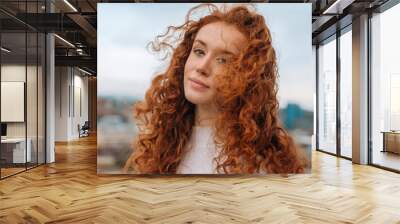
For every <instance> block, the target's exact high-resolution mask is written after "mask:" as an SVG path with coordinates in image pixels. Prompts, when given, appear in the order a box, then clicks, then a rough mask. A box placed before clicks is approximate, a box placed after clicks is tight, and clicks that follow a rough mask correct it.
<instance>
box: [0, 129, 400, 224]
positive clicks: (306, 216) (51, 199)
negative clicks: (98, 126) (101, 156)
mask: <svg viewBox="0 0 400 224" xmlns="http://www.w3.org/2000/svg"><path fill="white" fill-rule="evenodd" d="M56 161H57V162H56V163H54V164H48V165H45V166H41V167H38V168H35V169H32V170H29V171H27V172H25V173H21V174H19V175H16V176H13V177H10V178H8V179H5V180H2V181H0V202H1V203H0V223H7V224H8V223H74V224H75V223H118V224H121V223H307V224H308V223H374V224H376V223H385V224H386V223H398V224H400V212H399V211H400V175H399V174H395V173H391V172H387V171H384V170H380V169H377V168H374V167H369V166H362V165H355V164H352V163H351V162H350V161H348V160H343V159H339V158H336V157H333V156H330V155H326V154H323V153H319V152H313V163H312V165H313V169H312V172H311V174H302V175H293V176H289V177H287V178H285V177H282V176H280V175H270V176H251V177H249V176H233V177H209V176H187V177H177V176H169V177H157V178H153V177H134V176H124V175H118V176H98V175H97V174H96V171H97V168H96V139H95V137H89V138H83V139H80V140H79V141H74V142H70V143H62V144H57V146H56Z"/></svg>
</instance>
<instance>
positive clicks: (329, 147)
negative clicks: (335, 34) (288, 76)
mask: <svg viewBox="0 0 400 224" xmlns="http://www.w3.org/2000/svg"><path fill="white" fill-rule="evenodd" d="M318 51H319V52H318V65H319V71H318V75H319V77H318V92H319V93H318V107H319V112H318V113H319V115H318V119H319V121H318V123H319V129H318V132H319V133H318V135H319V139H318V147H319V149H321V150H324V151H327V152H331V153H336V40H335V39H334V40H332V41H330V42H328V43H326V44H324V45H321V46H320V47H319V48H318Z"/></svg>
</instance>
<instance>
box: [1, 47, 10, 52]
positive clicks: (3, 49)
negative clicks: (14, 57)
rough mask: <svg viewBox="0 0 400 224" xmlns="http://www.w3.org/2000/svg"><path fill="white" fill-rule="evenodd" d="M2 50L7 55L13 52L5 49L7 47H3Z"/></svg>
mask: <svg viewBox="0 0 400 224" xmlns="http://www.w3.org/2000/svg"><path fill="white" fill-rule="evenodd" d="M1 50H2V51H4V52H6V53H10V52H11V50H9V49H7V48H5V47H1Z"/></svg>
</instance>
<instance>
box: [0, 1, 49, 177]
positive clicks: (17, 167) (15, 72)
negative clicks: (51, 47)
mask: <svg viewBox="0 0 400 224" xmlns="http://www.w3.org/2000/svg"><path fill="white" fill-rule="evenodd" d="M44 3H45V1H29V2H27V1H19V2H15V1H13V2H11V1H10V2H1V3H0V7H3V6H4V7H8V8H13V9H15V10H16V11H15V14H16V17H18V16H23V15H24V13H26V12H28V13H42V12H44V8H43V6H44ZM26 4H28V5H26ZM16 5H17V6H18V7H14V6H16ZM39 6H40V7H39ZM32 18H36V17H32ZM5 21H6V22H5ZM28 23H29V22H28ZM45 44H46V39H45V35H44V33H40V31H39V30H36V28H34V27H32V26H30V25H28V24H25V23H24V22H21V21H20V20H18V19H16V18H14V17H13V15H12V14H9V15H8V14H4V13H2V12H0V46H1V57H0V66H1V69H0V71H1V73H0V81H1V86H0V90H1V98H0V102H1V105H0V111H1V115H0V118H1V133H2V137H1V144H0V178H1V179H3V178H5V177H7V176H10V175H13V174H16V173H19V172H22V171H24V170H26V169H29V168H32V167H36V166H37V165H39V164H43V163H45V92H46V91H45V64H46V63H45V60H46V52H45Z"/></svg>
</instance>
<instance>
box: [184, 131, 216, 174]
mask: <svg viewBox="0 0 400 224" xmlns="http://www.w3.org/2000/svg"><path fill="white" fill-rule="evenodd" d="M213 132H214V131H213V127H211V126H194V127H193V131H192V136H191V137H190V140H189V142H188V144H187V145H186V146H185V151H186V153H185V155H184V157H183V159H182V161H181V163H180V164H179V167H178V170H177V173H178V174H215V173H217V172H216V162H215V161H214V158H215V157H216V156H217V150H216V146H215V143H214V135H213Z"/></svg>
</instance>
